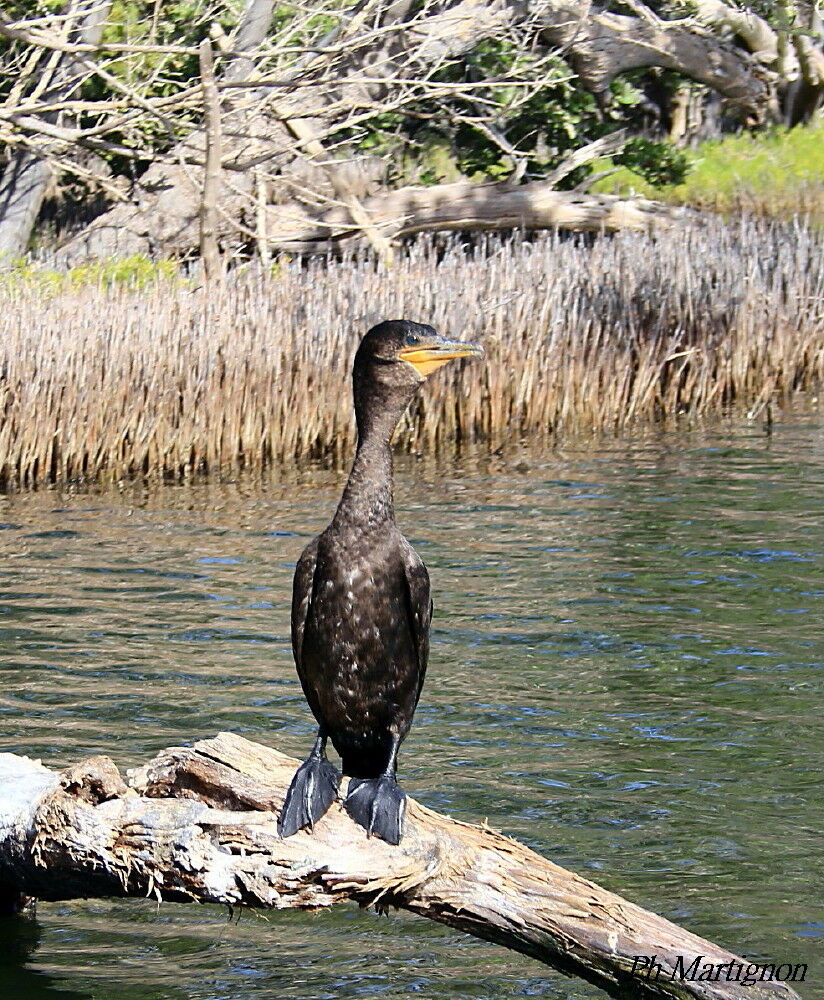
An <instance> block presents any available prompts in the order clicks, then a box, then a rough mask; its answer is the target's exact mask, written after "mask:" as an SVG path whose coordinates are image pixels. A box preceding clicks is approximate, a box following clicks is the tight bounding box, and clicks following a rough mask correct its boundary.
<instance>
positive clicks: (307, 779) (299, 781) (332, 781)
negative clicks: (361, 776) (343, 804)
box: [278, 754, 340, 837]
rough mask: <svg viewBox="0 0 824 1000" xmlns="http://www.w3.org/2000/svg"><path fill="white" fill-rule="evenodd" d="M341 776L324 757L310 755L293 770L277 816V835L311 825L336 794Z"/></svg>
mask: <svg viewBox="0 0 824 1000" xmlns="http://www.w3.org/2000/svg"><path fill="white" fill-rule="evenodd" d="M339 784H340V775H339V774H338V772H337V770H336V768H334V767H333V766H332V765H331V764H330V763H329V761H328V760H327V759H326V758H325V757H320V756H316V755H315V754H313V755H312V756H311V757H309V759H308V760H306V761H305V762H304V763H303V764H301V765H300V767H299V768H298V769H297V771H295V776H294V778H292V784H291V785H290V786H289V791H288V792H287V793H286V801H285V802H284V803H283V809H282V811H281V814H280V816H279V817H278V834H279V835H280V836H281V837H291V836H292V834H293V833H297V832H298V830H302V829H303V828H304V827H305V826H308V827H313V826H314V825H315V823H317V821H318V820H319V819H320V818H321V816H323V815H324V813H325V812H326V811H327V810H328V808H329V806H331V805H332V803H333V802H334V801H335V798H336V797H337V794H338V785H339Z"/></svg>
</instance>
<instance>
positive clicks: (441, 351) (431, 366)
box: [398, 338, 484, 376]
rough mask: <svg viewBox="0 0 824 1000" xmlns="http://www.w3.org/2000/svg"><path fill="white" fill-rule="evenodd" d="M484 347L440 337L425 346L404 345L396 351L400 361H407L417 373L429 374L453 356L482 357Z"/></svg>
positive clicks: (452, 359) (453, 357)
mask: <svg viewBox="0 0 824 1000" xmlns="http://www.w3.org/2000/svg"><path fill="white" fill-rule="evenodd" d="M483 356H484V349H483V348H482V347H481V346H480V345H479V344H464V343H462V342H461V341H460V340H446V338H441V339H438V340H436V341H433V342H432V343H430V344H426V345H425V346H417V345H416V346H415V347H404V348H401V350H400V351H399V352H398V357H399V358H400V359H401V360H402V361H408V362H409V364H410V365H412V366H413V367H414V368H415V370H416V371H417V372H418V374H419V375H424V376H426V375H431V374H432V372H434V371H435V370H436V369H437V368H440V367H441V366H442V365H445V364H447V362H449V361H454V360H455V358H482V357H483Z"/></svg>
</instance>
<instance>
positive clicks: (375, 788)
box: [343, 775, 406, 844]
mask: <svg viewBox="0 0 824 1000" xmlns="http://www.w3.org/2000/svg"><path fill="white" fill-rule="evenodd" d="M343 806H344V808H345V809H346V811H347V812H348V813H349V815H350V816H351V817H352V819H353V820H354V821H355V822H356V823H357V824H358V826H362V827H363V828H364V830H366V832H367V833H368V834H369V836H370V837H371V836H372V834H375V836H376V837H380V838H381V840H385V841H386V842H387V843H388V844H399V843H400V841H401V837H402V836H403V818H404V815H405V814H406V795H405V794H404V792H403V791H401V789H400V787H399V786H398V783H397V782H396V781H395V779H394V778H390V777H389V776H388V775H383V776H382V777H380V778H352V780H351V781H350V782H349V793H348V794H347V796H346V800H345V802H344V803H343Z"/></svg>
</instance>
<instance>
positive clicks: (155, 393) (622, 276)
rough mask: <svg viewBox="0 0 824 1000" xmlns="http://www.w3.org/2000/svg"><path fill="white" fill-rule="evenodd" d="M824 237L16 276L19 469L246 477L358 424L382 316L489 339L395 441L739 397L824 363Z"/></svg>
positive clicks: (434, 390)
mask: <svg viewBox="0 0 824 1000" xmlns="http://www.w3.org/2000/svg"><path fill="white" fill-rule="evenodd" d="M822 243H824V239H822V236H821V234H820V232H817V231H816V230H814V229H809V228H806V227H805V226H804V225H801V224H784V223H775V222H767V221H764V220H761V221H759V220H754V219H739V220H737V221H736V222H734V223H731V224H723V223H722V222H720V221H717V220H710V221H706V222H703V223H701V224H695V225H692V226H689V227H684V228H681V229H679V230H678V231H677V232H668V233H660V234H658V235H656V236H653V237H650V236H645V235H639V234H631V233H627V234H619V235H616V236H612V237H600V238H591V237H590V238H587V237H575V238H570V237H568V236H559V235H544V236H541V237H540V238H535V239H526V238H521V237H514V238H511V239H508V240H501V239H500V238H495V237H482V238H480V239H477V240H475V241H473V242H471V243H467V242H466V240H462V239H460V238H457V237H452V238H449V239H437V238H421V239H419V240H418V241H417V242H415V243H414V244H412V245H411V246H410V247H409V248H408V251H407V252H406V253H405V255H404V256H403V257H402V258H399V259H398V260H397V261H396V263H395V264H394V266H393V267H391V268H389V269H386V268H384V267H382V266H381V265H380V263H379V262H378V261H376V259H375V258H374V256H373V255H371V254H370V253H369V252H365V251H359V252H356V253H353V254H352V255H351V256H348V257H346V258H345V259H343V260H337V261H330V260H326V259H314V260H309V261H306V260H304V261H293V262H288V261H281V262H280V263H279V264H278V266H277V268H276V271H275V274H273V275H270V274H264V273H261V272H260V271H254V270H247V271H246V272H244V273H240V274H235V275H233V276H230V278H228V279H227V280H225V281H224V282H214V283H210V284H209V286H208V288H194V287H191V286H190V285H188V284H186V283H184V282H180V283H177V284H174V283H170V282H167V281H166V282H163V281H161V282H158V283H157V284H155V285H152V286H150V287H148V288H144V289H142V290H128V289H124V288H122V287H121V288H114V289H106V288H99V287H86V288H83V289H75V290H64V291H62V292H59V293H56V294H53V295H50V296H44V295H43V294H42V292H39V291H38V290H37V289H31V288H26V287H20V286H11V285H8V286H6V287H3V288H0V306H1V307H2V308H0V485H5V486H7V487H24V486H32V485H36V484H38V483H44V482H49V481H68V480H86V481H94V480H107V481H111V480H116V479H127V478H132V477H136V476H151V477H163V476H165V477H175V478H177V477H182V476H187V475H192V474H195V473H199V472H211V473H218V474H224V475H233V474H235V473H236V472H238V471H240V470H241V469H259V468H262V467H265V466H267V465H271V464H276V463H284V462H293V461H295V460H297V461H300V460H304V459H308V458H322V459H325V460H327V461H332V462H340V461H341V460H342V459H343V458H344V457H345V456H346V455H348V454H349V452H350V451H351V449H352V447H353V445H354V433H355V429H354V421H353V419H352V416H351V403H350V386H349V368H350V365H351V360H352V355H353V352H354V349H355V347H356V344H357V341H358V339H359V337H360V335H361V334H362V332H363V331H364V330H365V329H366V328H367V327H368V326H370V325H371V324H372V323H374V322H377V321H379V320H380V319H383V318H391V317H396V316H406V317H409V318H411V319H417V320H420V321H424V322H430V323H433V324H434V325H435V326H436V327H438V328H439V329H441V330H443V331H444V332H446V333H449V334H450V335H456V334H458V335H461V336H464V337H466V338H468V339H472V340H479V341H481V342H483V343H484V344H485V346H486V348H487V361H486V363H485V364H474V363H473V364H472V365H467V366H465V367H460V366H456V367H454V368H452V369H446V370H445V371H444V372H443V373H439V374H438V376H437V377H436V378H434V379H433V380H432V381H431V383H430V384H429V385H428V386H427V387H426V388H425V389H424V391H423V392H422V394H421V396H420V399H419V400H418V402H417V403H416V405H415V406H414V407H413V408H412V410H411V412H410V414H409V416H408V418H407V419H406V421H405V422H404V423H403V424H402V426H401V430H400V432H399V440H400V442H401V446H402V447H406V448H409V449H413V450H426V451H434V452H443V451H444V450H447V449H449V448H451V447H453V446H454V443H455V442H458V443H460V442H463V441H467V440H477V439H481V440H483V441H485V442H487V444H488V446H489V447H490V449H493V450H494V449H496V448H498V447H501V446H505V445H506V444H507V443H509V442H512V441H516V440H519V439H521V438H523V437H525V436H528V437H529V438H530V439H532V440H541V439H542V438H549V437H551V436H558V435H565V434H569V433H572V432H577V431H580V430H584V429H594V430H599V429H601V430H606V429H615V428H621V427H623V426H625V425H626V424H627V423H628V422H630V421H637V420H648V419H660V418H666V417H668V416H670V415H673V414H677V413H689V414H693V415H699V414H705V413H711V412H713V411H719V410H721V409H722V408H725V407H729V406H730V405H731V404H742V405H746V406H750V407H752V411H751V412H753V413H756V412H759V410H760V408H763V407H764V406H765V405H766V404H767V403H769V402H770V401H771V400H773V399H774V398H775V399H778V400H783V399H786V398H787V397H789V395H790V394H792V393H793V392H795V391H797V390H799V389H806V388H811V387H813V386H815V385H816V384H817V383H818V382H820V380H821V378H822V375H823V374H824V254H822V252H821V251H822Z"/></svg>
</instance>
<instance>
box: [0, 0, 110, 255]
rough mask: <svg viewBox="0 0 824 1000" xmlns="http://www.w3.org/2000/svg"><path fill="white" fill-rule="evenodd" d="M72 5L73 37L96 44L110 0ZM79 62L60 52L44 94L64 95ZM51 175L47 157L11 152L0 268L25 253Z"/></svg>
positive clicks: (0, 221) (0, 213) (0, 194)
mask: <svg viewBox="0 0 824 1000" xmlns="http://www.w3.org/2000/svg"><path fill="white" fill-rule="evenodd" d="M72 7H73V8H74V11H73V13H74V16H75V17H76V19H77V24H78V27H77V29H76V30H75V32H74V33H73V34H74V40H76V41H79V42H83V43H86V44H90V45H96V44H97V43H98V42H99V41H100V36H101V34H102V32H103V26H104V25H105V23H106V19H107V18H108V16H109V10H110V9H111V3H109V2H100V0H82V2H80V3H75V4H72V5H70V12H71V8H72ZM70 40H71V39H70ZM80 66H81V60H80V59H79V58H78V57H77V56H75V55H71V54H68V53H66V54H64V55H63V57H62V58H61V59H60V61H59V63H58V64H57V67H56V68H55V70H54V72H53V82H52V84H51V86H50V87H49V88H48V90H47V91H46V96H49V97H50V98H52V99H53V100H55V101H58V100H60V99H61V98H63V97H66V96H68V94H69V93H70V92H71V91H72V90H73V89H74V88H75V87H77V74H78V71H79V69H80ZM51 117H52V119H53V118H54V117H55V116H51ZM52 176H53V171H52V168H51V165H50V164H49V162H48V160H46V159H43V158H41V157H38V156H37V155H35V154H34V153H32V152H30V151H29V150H27V149H19V150H17V151H16V152H15V153H13V154H12V157H11V159H10V160H9V163H8V164H7V166H6V169H5V171H4V172H3V177H2V179H1V180H0V268H3V267H8V266H9V265H10V264H11V263H13V261H14V259H15V258H16V257H19V256H20V255H21V254H23V253H25V251H26V248H27V247H28V245H29V240H30V239H31V234H32V232H33V230H34V225H35V223H36V221H37V215H38V213H39V211H40V206H41V205H42V204H43V198H44V197H45V194H46V189H47V188H48V186H49V182H50V181H51V179H52Z"/></svg>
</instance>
